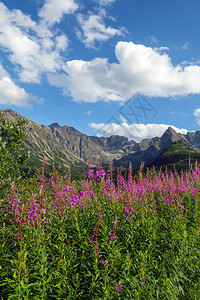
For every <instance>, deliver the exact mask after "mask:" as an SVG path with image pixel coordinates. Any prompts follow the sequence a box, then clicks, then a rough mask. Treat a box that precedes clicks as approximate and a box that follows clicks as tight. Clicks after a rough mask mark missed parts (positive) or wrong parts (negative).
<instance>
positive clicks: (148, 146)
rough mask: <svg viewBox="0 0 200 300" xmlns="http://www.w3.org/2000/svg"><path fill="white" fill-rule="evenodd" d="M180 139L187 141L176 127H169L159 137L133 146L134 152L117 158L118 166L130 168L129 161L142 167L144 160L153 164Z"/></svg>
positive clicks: (115, 162)
mask: <svg viewBox="0 0 200 300" xmlns="http://www.w3.org/2000/svg"><path fill="white" fill-rule="evenodd" d="M178 140H183V141H186V139H185V137H184V136H183V135H182V134H180V133H177V132H176V131H175V130H174V129H172V128H171V127H169V128H168V129H167V130H166V131H165V132H164V133H163V135H162V136H161V137H160V138H158V137H155V138H153V139H145V140H143V141H141V142H140V143H138V144H135V145H134V146H133V147H132V153H129V154H128V155H124V156H123V157H122V158H121V159H119V160H117V161H116V160H115V161H114V165H115V166H116V167H120V166H123V167H124V168H128V166H129V163H130V162H131V163H132V166H133V168H134V169H137V168H139V167H140V165H141V163H142V162H143V163H144V165H145V166H147V165H149V164H151V163H152V162H153V161H154V160H155V159H156V158H157V156H158V155H159V154H160V153H161V152H162V151H163V150H164V149H165V148H167V147H169V146H170V145H172V144H173V143H174V142H176V141H178Z"/></svg>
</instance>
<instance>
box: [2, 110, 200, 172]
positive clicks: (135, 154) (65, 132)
mask: <svg viewBox="0 0 200 300" xmlns="http://www.w3.org/2000/svg"><path fill="white" fill-rule="evenodd" d="M0 112H3V117H5V118H7V119H8V120H10V121H15V120H18V119H20V118H21V117H22V116H20V115H19V114H18V113H16V112H14V111H12V110H11V109H3V110H1V109H0ZM27 120H28V128H27V132H28V137H27V139H26V143H25V145H26V148H27V150H30V151H31V157H32V164H34V163H36V162H37V166H38V163H40V164H41V160H42V159H43V156H44V155H45V156H46V160H47V163H49V164H51V165H52V164H54V165H60V166H71V165H77V166H79V165H80V164H82V166H83V165H84V166H86V164H85V163H86V162H87V161H89V162H90V163H91V165H93V166H94V165H95V163H96V159H99V160H100V161H102V163H103V164H104V165H107V164H108V163H109V162H110V161H111V159H112V160H114V166H116V167H119V166H123V167H125V168H127V167H128V166H129V163H130V162H131V163H132V165H133V168H134V169H136V168H138V167H139V166H140V164H141V162H144V164H145V166H147V165H150V164H151V163H152V162H153V161H154V160H155V159H156V158H157V157H158V156H159V155H160V153H161V152H162V151H163V150H164V149H166V148H167V147H169V146H171V145H172V144H173V143H175V142H177V141H182V142H184V143H189V144H190V145H192V146H193V147H194V146H195V148H196V149H200V131H197V132H190V133H189V132H188V133H187V134H186V135H183V134H180V133H177V132H176V131H175V130H173V129H172V128H171V127H169V128H168V129H167V130H166V131H165V132H164V134H163V135H162V136H161V137H160V138H159V137H155V138H152V139H144V140H142V141H141V142H140V143H136V142H135V141H133V140H131V141H130V140H128V138H126V137H122V136H117V135H116V136H110V137H96V136H87V135H86V134H83V133H81V132H79V131H78V130H76V129H75V128H73V127H69V126H66V125H65V126H60V125H59V124H58V123H53V124H51V125H50V126H44V125H38V124H36V123H35V122H33V121H31V120H29V119H27Z"/></svg>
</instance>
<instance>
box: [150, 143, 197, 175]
mask: <svg viewBox="0 0 200 300" xmlns="http://www.w3.org/2000/svg"><path fill="white" fill-rule="evenodd" d="M196 161H197V162H198V163H199V162H200V152H198V151H197V150H195V149H194V148H193V147H192V146H191V145H190V144H189V142H187V141H184V140H179V141H176V142H175V143H173V144H172V145H171V146H169V147H168V148H165V149H164V150H163V151H162V152H161V153H160V155H159V156H158V157H157V158H156V159H155V160H154V161H153V163H151V164H150V165H149V167H152V166H155V167H156V168H160V167H163V169H164V168H165V167H166V166H167V168H168V169H173V168H174V166H175V168H176V170H178V171H179V170H185V169H188V167H189V164H192V165H193V166H194V164H195V162H196Z"/></svg>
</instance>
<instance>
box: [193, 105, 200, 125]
mask: <svg viewBox="0 0 200 300" xmlns="http://www.w3.org/2000/svg"><path fill="white" fill-rule="evenodd" d="M193 115H194V116H195V117H196V122H197V124H198V125H200V108H197V109H196V110H195V111H194V113H193Z"/></svg>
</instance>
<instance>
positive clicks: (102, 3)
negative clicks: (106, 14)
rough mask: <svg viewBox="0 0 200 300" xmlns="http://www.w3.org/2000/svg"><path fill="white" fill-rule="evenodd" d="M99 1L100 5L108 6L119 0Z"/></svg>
mask: <svg viewBox="0 0 200 300" xmlns="http://www.w3.org/2000/svg"><path fill="white" fill-rule="evenodd" d="M97 1H98V3H99V5H102V6H106V5H111V4H113V3H114V2H116V1H117V0H97Z"/></svg>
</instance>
